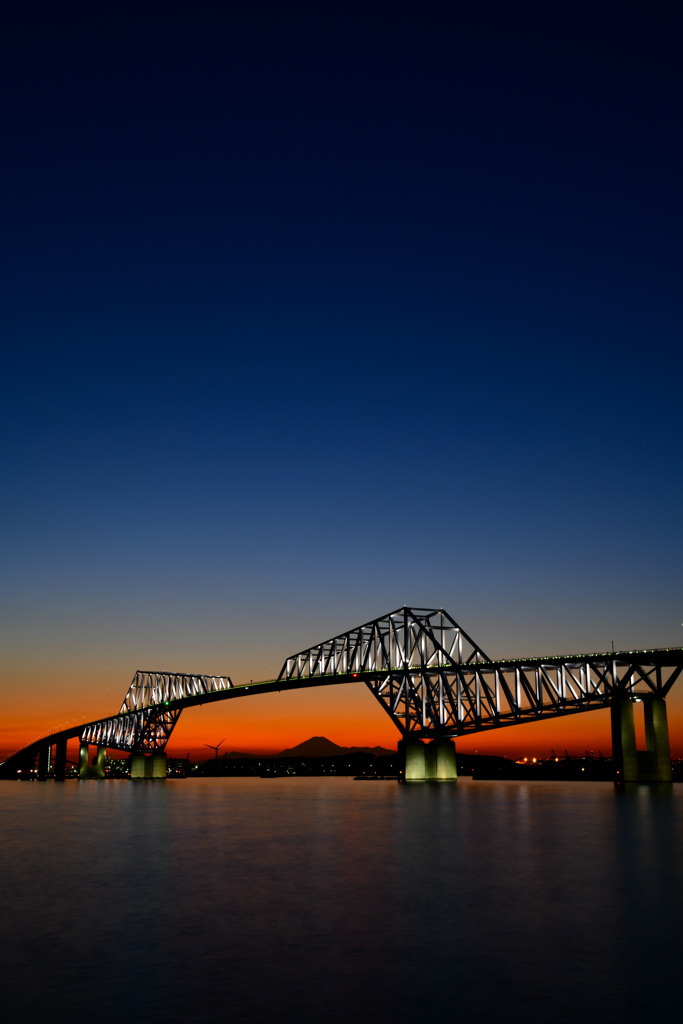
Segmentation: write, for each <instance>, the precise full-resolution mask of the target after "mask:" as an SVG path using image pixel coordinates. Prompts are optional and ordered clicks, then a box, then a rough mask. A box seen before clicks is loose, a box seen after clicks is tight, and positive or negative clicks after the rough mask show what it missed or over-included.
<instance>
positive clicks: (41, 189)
mask: <svg viewBox="0 0 683 1024" xmlns="http://www.w3.org/2000/svg"><path fill="white" fill-rule="evenodd" d="M235 6H236V5H228V4H224V3H199V4H189V3H155V4H152V3H135V4H132V3H116V4H107V3H104V4H96V5H93V4H69V3H66V4H63V5H62V4H60V5H47V4H31V3H21V4H19V3H16V4H10V5H9V7H8V9H7V10H6V11H5V13H4V14H3V19H4V24H3V26H2V38H3V43H2V49H3V53H2V60H1V61H0V67H1V72H0V73H1V74H2V76H3V78H4V86H5V91H6V94H7V95H8V97H9V103H8V106H7V109H6V111H5V124H4V129H3V140H4V147H3V148H4V151H5V155H4V160H3V163H4V188H3V195H4V204H3V205H4V210H3V238H4V245H3V270H2V274H3V281H4V285H5V288H4V292H5V298H4V301H3V307H2V321H3V336H4V339H5V346H6V356H5V360H4V365H5V374H4V375H3V377H4V386H3V402H2V415H3V421H4V422H3V437H4V439H5V445H4V453H3V463H4V471H3V479H4V482H5V488H4V492H5V495H4V498H3V503H2V520H3V529H2V534H3V538H4V539H3V548H4V553H3V564H4V571H3V576H4V578H5V597H4V601H3V606H4V615H3V618H4V621H5V632H6V637H5V647H6V649H7V650H8V651H9V652H10V653H9V662H8V667H7V672H6V673H5V677H6V679H7V680H8V682H9V685H10V686H12V685H13V682H12V681H13V680H14V679H15V678H21V679H22V680H32V679H33V678H34V677H35V674H36V673H38V672H42V671H43V669H44V668H45V667H46V666H53V667H54V666H55V665H57V666H58V667H59V671H60V672H63V673H66V674H69V673H70V674H71V676H72V677H73V678H74V679H82V680H84V679H85V675H86V674H87V673H86V668H85V666H86V664H87V665H88V666H89V667H88V670H87V671H88V672H90V673H91V667H92V666H94V665H99V666H103V665H108V666H110V667H111V671H112V673H113V672H114V669H116V672H117V673H119V674H120V673H121V672H123V673H124V677H125V678H124V679H123V681H122V682H121V684H120V685H119V687H118V689H120V690H122V691H123V690H124V689H125V685H126V684H127V680H128V678H129V677H130V676H131V675H132V673H133V671H134V670H135V669H136V668H137V667H157V666H158V667H163V668H174V667H178V668H181V669H182V668H188V667H189V668H194V669H197V670H214V671H215V670H220V671H231V672H232V674H233V675H234V676H235V677H236V678H239V677H240V674H242V675H245V676H247V677H248V676H250V675H252V673H253V675H254V677H263V676H267V675H269V674H270V673H271V669H273V670H275V671H277V669H278V668H279V664H280V662H281V661H282V660H283V658H284V656H285V655H286V654H288V653H290V649H292V650H293V649H299V648H301V647H304V646H308V645H309V644H310V643H313V642H315V641H317V640H320V639H323V638H324V637H326V636H329V635H331V634H333V633H336V632H338V631H341V630H343V629H346V628H349V627H351V626H353V625H356V624H357V623H358V622H361V621H363V620H365V619H367V618H370V617H374V616H375V615H379V614H382V613H384V612H386V611H389V610H390V609H392V608H394V607H396V606H397V605H400V604H403V603H407V604H419V605H427V606H431V605H434V606H441V605H443V606H444V607H446V608H448V610H449V611H450V612H451V613H452V614H453V615H454V616H455V618H456V619H458V620H459V621H461V622H462V624H463V626H464V627H465V628H466V629H467V630H468V632H470V633H471V634H472V635H473V636H474V637H475V638H476V639H477V640H478V641H479V643H480V644H481V645H482V647H483V648H484V649H485V650H487V652H490V653H491V654H503V653H510V654H512V653H529V652H530V651H539V653H540V652H542V651H550V650H560V651H561V650H570V649H595V648H602V647H604V646H606V645H607V644H609V642H610V641H611V640H612V639H614V641H615V643H617V644H618V645H623V646H631V645H648V646H650V645H667V644H673V643H676V644H679V643H681V640H682V638H683V627H682V626H681V622H682V621H683V614H682V613H683V601H682V596H683V595H682V594H681V569H682V568H683V566H682V562H683V559H682V556H681V511H680V510H681V502H682V498H683V494H682V487H681V458H680V450H681V449H680V445H681V412H680V383H679V381H680V376H681V370H682V362H683V360H682V358H681V348H680V338H681V269H682V265H683V261H682V259H681V246H680V239H681V219H682V218H681V187H680V182H681V150H682V144H681V137H682V136H681V126H680V109H681V89H680V52H681V31H680V30H681V14H680V8H679V7H678V6H677V5H675V4H673V3H655V4H653V5H648V6H647V7H645V6H644V5H642V4H620V5H616V4H603V3H599V2H598V3H591V4H585V5H582V4H571V5H569V4H567V5H557V4H539V5H537V4H525V3H521V4H507V3H506V4H492V3H486V2H483V3H463V4H454V3H420V4H417V3H405V4H402V3H396V2H392V3H372V2H371V3H365V4H358V5H355V4H352V3H344V4H339V5H337V4H322V5H321V4H289V3H274V4H267V3H266V4H263V3H258V2H257V3H250V4H248V5H246V4H245V5H242V8H243V9H242V10H239V9H238V10H235V9H234V8H235ZM255 623H257V625H255ZM160 662H164V663H165V664H163V665H161V664H159V663H160ZM176 663H178V664H177V665H176ZM128 668H130V671H128ZM17 673H18V676H17ZM89 678H93V677H92V673H91V675H90V676H89ZM82 685H83V686H85V682H84V681H83V682H82ZM93 685H95V684H94V683H93ZM117 692H118V691H117ZM95 713H99V706H98V708H97V709H96V711H95Z"/></svg>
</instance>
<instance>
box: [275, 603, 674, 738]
mask: <svg viewBox="0 0 683 1024" xmlns="http://www.w3.org/2000/svg"><path fill="white" fill-rule="evenodd" d="M682 670H683V651H681V649H680V648H677V649H674V650H654V651H618V652H610V653H609V654H585V655H584V654H579V655H568V656H566V657H550V658H530V659H529V658H527V659H523V658H522V659H512V660H505V661H492V660H490V659H489V658H487V657H486V655H485V654H484V653H483V651H482V650H481V648H480V647H478V646H477V645H476V644H475V643H474V641H473V640H472V639H471V638H470V637H469V636H467V634H466V633H465V632H464V630H462V629H461V627H460V626H458V624H457V623H456V622H455V621H454V620H453V619H452V618H451V617H450V615H448V614H447V613H446V612H444V611H443V610H442V609H439V610H430V609H423V608H420V609H414V608H401V609H399V610H398V611H395V612H392V613H391V614H389V615H387V616H384V617H383V618H381V619H374V620H373V621H372V622H369V623H366V624H365V625H364V626H360V627H358V628H357V629H354V630H350V631H349V632H348V633H342V634H340V636H338V637H334V638H333V639H332V640H327V641H325V642H324V643H323V644H319V645H318V646H317V647H311V648H309V649H308V650H306V651H301V652H300V653H299V654H296V655H294V656H292V657H291V658H288V659H287V660H286V661H285V663H284V665H283V667H282V670H281V672H280V676H279V679H280V680H281V681H283V682H284V681H286V680H301V679H306V678H309V679H311V681H313V680H314V679H316V678H321V677H323V676H325V675H334V676H337V677H338V679H339V682H342V681H344V682H348V681H353V680H358V681H359V682H361V681H362V682H364V683H365V684H366V685H367V686H368V688H369V689H370V691H371V692H372V693H373V695H374V696H375V697H376V699H377V700H378V701H379V703H380V704H381V705H382V707H383V708H384V710H385V711H387V713H388V714H389V715H390V716H391V718H392V720H393V722H394V724H395V725H396V727H397V728H398V729H400V731H401V732H402V733H403V735H404V736H405V735H408V734H410V735H412V736H415V737H416V738H417V737H422V738H433V737H436V736H444V737H445V736H463V735H467V734H468V733H473V732H482V731H486V730H489V729H498V728H501V727H502V726H506V725H517V724H520V723H522V722H532V721H539V720H540V719H544V718H555V717H558V716H560V715H569V714H577V713H579V712H582V711H592V710H596V709H597V708H601V707H608V706H609V705H610V703H611V701H612V699H613V698H614V697H615V696H618V695H619V696H625V697H630V698H632V699H634V700H638V699H646V698H652V697H660V698H664V697H665V696H666V694H667V693H668V691H669V690H670V688H671V687H672V686H673V684H674V682H675V681H676V679H677V678H678V676H679V675H680V673H681V671H682ZM342 677H343V678H342ZM638 688H639V689H638Z"/></svg>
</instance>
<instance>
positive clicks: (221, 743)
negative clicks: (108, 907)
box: [204, 737, 225, 760]
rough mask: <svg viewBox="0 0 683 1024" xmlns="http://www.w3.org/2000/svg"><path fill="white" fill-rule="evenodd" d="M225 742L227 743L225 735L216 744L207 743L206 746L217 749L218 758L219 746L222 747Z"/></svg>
mask: <svg viewBox="0 0 683 1024" xmlns="http://www.w3.org/2000/svg"><path fill="white" fill-rule="evenodd" d="M224 743H225V737H223V739H222V740H221V741H220V743H216V745H215V746H214V745H213V744H212V743H205V744H204V746H205V747H208V748H209V750H215V751H216V760H218V748H219V747H222V746H223V744H224Z"/></svg>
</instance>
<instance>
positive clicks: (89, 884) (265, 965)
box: [0, 779, 683, 1024]
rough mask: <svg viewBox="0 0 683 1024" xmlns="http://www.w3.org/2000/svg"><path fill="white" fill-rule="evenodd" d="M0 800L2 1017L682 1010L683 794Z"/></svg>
mask: <svg viewBox="0 0 683 1024" xmlns="http://www.w3.org/2000/svg"><path fill="white" fill-rule="evenodd" d="M0 811H1V815H2V817H1V820H2V833H3V841H2V846H1V848H0V892H1V893H2V907H3V910H2V916H1V919H0V941H1V943H2V946H1V949H2V955H1V956H0V964H2V967H1V971H2V974H3V976H4V977H3V984H2V999H3V1005H4V1007H5V1010H6V1011H9V1016H8V1017H7V1018H6V1019H8V1020H9V1019H12V1020H14V1019H24V1020H31V1019H35V1018H37V1016H38V1015H39V1014H40V1015H43V1014H52V1015H54V1014H55V1013H57V1014H58V1015H59V1013H61V1012H64V1013H66V1011H67V1010H68V1012H69V1016H71V1014H72V1013H77V1012H78V1010H79V1009H82V1010H83V1011H85V1012H88V1013H94V1014H95V1015H96V1019H97V1020H98V1022H103V1024H109V1022H111V1024H114V1022H116V1024H120V1022H125V1021H131V1022H137V1021H145V1022H149V1024H162V1022H163V1024H175V1022H176V1021H178V1022H180V1021H183V1022H195V1021H201V1022H204V1021H211V1022H212V1024H213V1022H215V1021H216V1020H217V1019H219V1020H220V1019H224V1018H226V1017H235V1018H237V1019H239V1020H240V1021H241V1022H246V1024H249V1022H258V1024H260V1022H264V1024H266V1022H269V1024H270V1022H272V1021H278V1020H285V1019H286V1020H292V1021H299V1022H301V1024H309V1022H310V1024H312V1022H314V1021H315V1022H316V1024H318V1022H321V1021H323V1022H327V1024H337V1022H339V1024H341V1022H342V1021H344V1022H346V1021H348V1020H350V1019H352V1018H354V1017H355V1018H356V1019H360V1020H362V1021H365V1020H367V1021H371V1020H391V1021H398V1022H402V1021H406V1022H407V1021H411V1022H414V1021H419V1020H427V1019H428V1017H429V1015H430V1014H439V1015H440V1016H441V1015H443V1014H448V1015H449V1017H450V1016H457V1017H458V1018H460V1017H462V1018H466V1019H467V1021H468V1022H475V1024H476V1022H479V1021H481V1022H485V1021H486V1022H488V1021H505V1022H512V1024H516V1022H522V1021H524V1022H526V1024H535V1022H541V1021H544V1022H545V1021H554V1022H556V1024H564V1022H570V1021H571V1022H576V1021H584V1022H590V1021H596V1022H597V1021H601V1022H604V1021H606V1022H609V1021H611V1020H614V1021H619V1024H630V1022H631V1021H633V1022H634V1024H635V1022H636V1021H638V1022H639V1024H640V1022H641V1021H643V1020H652V1019H653V1018H656V1017H659V1018H660V1020H663V1021H667V1020H674V1019H677V1018H678V1000H677V995H678V993H677V988H676V972H677V971H678V960H679V956H678V949H677V941H678V938H677V929H678V926H679V921H680V912H681V910H682V909H683V899H682V896H681V882H682V875H683V869H682V868H681V856H680V855H681V849H682V846H681V839H682V838H683V787H681V786H673V787H671V786H670V787H664V789H663V790H657V789H656V788H654V787H645V786H641V787H637V788H636V789H635V790H634V792H632V793H628V794H617V793H616V792H615V790H614V788H613V787H612V786H611V785H610V784H607V783H605V784H603V783H552V782H546V783H534V784H526V783H519V782H474V783H473V782H471V781H468V780H463V781H461V782H459V783H458V784H457V786H449V785H441V786H439V785H414V786H398V785H396V783H391V782H365V783H361V782H354V781H352V780H349V779H270V780H261V779H203V780H198V779H197V780H195V779H188V780H183V781H174V782H166V783H164V782H140V783H131V782H128V781H121V782H103V783H97V782H87V783H76V782H72V783H65V784H62V785H59V784H56V783H47V784H40V783H32V784H19V783H14V782H4V783H0ZM674 1011H676V1012H674ZM3 1016H4V1014H3Z"/></svg>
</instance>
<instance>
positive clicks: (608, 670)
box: [3, 607, 683, 770]
mask: <svg viewBox="0 0 683 1024" xmlns="http://www.w3.org/2000/svg"><path fill="white" fill-rule="evenodd" d="M681 672H683V649H681V648H671V649H666V650H663V649H659V650H648V651H616V652H615V651H611V652H608V653H602V654H570V655H566V656H562V657H560V656H552V657H548V658H519V659H508V660H497V661H493V660H491V659H490V658H488V657H487V656H486V655H485V654H484V652H483V651H482V649H481V648H480V647H479V646H478V645H477V644H476V643H475V642H474V640H472V638H471V637H470V636H468V634H467V633H466V632H465V631H464V630H463V629H462V627H461V626H459V625H458V623H457V622H456V621H455V620H454V619H453V618H451V616H450V615H449V614H448V613H447V612H445V611H444V610H443V609H442V608H439V609H431V608H407V607H404V608H399V609H397V610H396V611H393V612H390V613H389V614H388V615H384V616H382V617H381V618H378V619H373V620H372V621H371V622H366V623H365V624H364V625H362V626H358V627H356V628H355V629H351V630H349V631H348V632H346V633H341V634H339V636H336V637H333V638H332V639H331V640H326V641H325V642H324V643H321V644H318V645H316V646H315V647H309V648H308V649H307V650H305V651H300V652H299V654H295V655H292V656H291V657H290V658H287V659H286V660H285V663H284V665H283V666H282V669H281V671H280V674H279V676H278V677H277V679H271V680H266V681H265V682H262V683H253V684H252V683H250V684H249V685H248V686H233V684H232V682H231V680H230V678H229V677H228V676H209V675H195V674H187V673H177V672H148V671H139V672H136V673H135V676H134V678H133V681H132V683H131V685H130V687H129V688H128V691H127V693H126V696H125V698H124V700H123V704H122V705H121V710H120V712H119V713H118V714H115V715H111V716H109V717H107V718H103V719H100V720H98V721H96V722H89V723H88V724H87V725H82V726H74V727H70V728H68V729H65V730H62V731H60V732H58V733H53V734H51V735H50V736H44V737H42V738H41V739H39V740H35V741H34V742H33V743H32V744H30V746H28V747H25V748H23V749H22V750H20V751H17V752H16V754H14V755H12V757H11V758H9V759H8V760H7V761H6V762H4V763H3V770H5V769H7V768H12V767H13V766H16V767H21V765H22V764H23V763H24V762H26V763H28V762H30V761H31V758H33V759H35V756H36V754H37V753H38V751H42V750H43V749H44V748H46V747H49V746H50V745H51V744H52V743H57V742H59V743H62V744H65V743H66V741H67V739H69V738H72V737H75V736H80V739H81V742H83V743H91V744H97V745H98V746H105V747H110V748H112V749H116V750H125V751H131V752H140V753H153V752H155V751H162V750H164V748H165V747H166V744H167V743H168V740H169V737H170V736H171V733H172V732H173V729H174V727H175V724H176V722H177V721H178V718H179V717H180V714H181V711H182V710H183V708H185V707H189V706H192V705H197V704H204V703H208V702H213V701H217V700H221V701H222V700H225V699H228V698H233V697H242V696H252V695H256V694H258V693H272V692H275V691H279V690H294V689H302V688H305V687H309V686H324V685H327V684H332V683H352V682H363V683H365V684H366V686H367V687H368V688H369V690H370V691H371V693H372V694H373V695H374V697H375V698H376V699H377V700H378V701H379V703H380V704H381V705H382V707H383V708H384V710H385V711H386V712H387V713H388V714H389V715H390V717H391V719H392V721H393V722H394V724H395V725H396V727H397V728H398V729H399V730H400V732H401V733H402V734H403V736H404V737H406V736H411V737H415V738H422V739H434V738H439V737H455V736H463V735H467V734H469V733H475V732H483V731H486V730H490V729H499V728H501V727H502V726H507V725H516V724H518V723H522V722H532V721H538V720H540V719H545V718H556V717H558V716H561V715H570V714H577V713H579V712H583V711H593V710H596V709H598V708H602V707H608V706H610V705H611V704H614V703H615V701H616V700H618V699H628V700H634V701H638V700H652V699H656V698H659V699H663V698H665V697H666V695H667V693H668V692H669V690H670V689H671V687H672V686H673V684H674V683H675V682H676V680H677V679H678V677H679V676H680V674H681ZM64 749H65V748H64Z"/></svg>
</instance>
